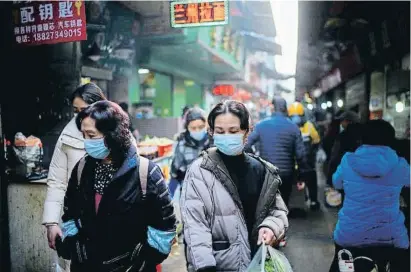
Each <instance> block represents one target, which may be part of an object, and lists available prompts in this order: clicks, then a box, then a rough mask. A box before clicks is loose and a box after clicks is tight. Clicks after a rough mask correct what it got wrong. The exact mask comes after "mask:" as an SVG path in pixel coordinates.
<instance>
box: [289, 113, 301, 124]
mask: <svg viewBox="0 0 411 272" xmlns="http://www.w3.org/2000/svg"><path fill="white" fill-rule="evenodd" d="M291 122H293V123H294V124H296V125H297V126H299V125H301V122H302V119H301V117H300V116H298V115H294V116H291Z"/></svg>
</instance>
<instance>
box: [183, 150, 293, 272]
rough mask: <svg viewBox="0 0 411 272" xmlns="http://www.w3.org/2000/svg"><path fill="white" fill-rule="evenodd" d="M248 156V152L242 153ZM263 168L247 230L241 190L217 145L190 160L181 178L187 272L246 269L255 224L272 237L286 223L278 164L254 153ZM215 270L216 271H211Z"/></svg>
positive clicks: (285, 228)
mask: <svg viewBox="0 0 411 272" xmlns="http://www.w3.org/2000/svg"><path fill="white" fill-rule="evenodd" d="M246 156H249V155H246ZM256 160H258V161H259V162H260V163H262V164H263V165H264V167H265V169H266V171H265V180H264V184H263V187H262V190H261V194H260V198H259V201H258V203H257V209H256V220H255V224H254V227H253V230H252V233H251V235H250V237H251V240H252V241H249V234H248V231H247V227H246V223H245V219H244V216H243V212H242V210H243V208H242V204H241V200H240V196H239V193H238V191H237V189H236V187H235V184H234V182H233V180H232V179H231V178H230V175H229V173H228V170H227V168H226V167H225V166H224V163H223V161H222V159H221V157H220V156H219V155H218V153H217V151H216V149H215V148H211V149H209V150H207V151H205V152H203V153H202V156H201V157H200V158H198V159H197V160H196V161H194V162H193V164H192V165H191V167H190V169H189V170H188V172H187V175H186V178H185V180H184V183H183V190H182V196H181V200H180V206H181V213H182V219H183V223H184V238H185V243H186V249H187V263H188V271H189V272H193V271H201V270H203V269H207V268H211V269H212V270H210V271H232V272H234V271H239V272H242V271H245V270H246V268H247V266H248V265H249V263H250V262H251V245H254V244H256V243H257V238H258V229H259V228H261V227H268V228H270V229H272V230H273V232H274V234H275V235H276V237H279V236H281V235H282V234H283V233H285V231H286V230H287V228H288V219H287V213H288V211H287V208H286V206H285V204H284V201H283V200H282V198H281V195H280V194H279V192H278V186H279V184H280V183H281V180H280V178H279V176H278V171H277V168H276V167H274V166H273V165H271V164H270V163H268V162H265V161H263V160H262V159H259V158H256ZM214 269H215V270H214Z"/></svg>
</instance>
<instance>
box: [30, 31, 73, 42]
mask: <svg viewBox="0 0 411 272" xmlns="http://www.w3.org/2000/svg"><path fill="white" fill-rule="evenodd" d="M80 36H81V28H77V29H65V30H60V31H58V30H57V31H49V32H43V33H34V34H33V39H34V41H36V42H38V41H47V40H56V39H61V38H71V37H80Z"/></svg>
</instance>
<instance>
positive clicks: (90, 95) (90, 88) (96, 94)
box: [70, 83, 107, 105]
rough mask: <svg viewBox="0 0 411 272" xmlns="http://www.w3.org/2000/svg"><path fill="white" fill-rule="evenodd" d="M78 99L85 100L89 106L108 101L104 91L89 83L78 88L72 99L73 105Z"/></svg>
mask: <svg viewBox="0 0 411 272" xmlns="http://www.w3.org/2000/svg"><path fill="white" fill-rule="evenodd" d="M76 97H78V98H81V99H83V100H84V102H86V103H87V104H89V105H91V104H93V103H95V102H97V101H102V100H107V98H106V97H105V95H104V94H103V91H102V90H101V89H100V87H99V86H97V85H96V84H94V83H87V84H84V85H81V86H80V87H78V88H77V89H76V90H75V91H74V92H73V93H72V94H71V97H70V101H71V103H73V101H74V99H75V98H76Z"/></svg>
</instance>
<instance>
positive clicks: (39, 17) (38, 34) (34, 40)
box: [13, 0, 87, 45]
mask: <svg viewBox="0 0 411 272" xmlns="http://www.w3.org/2000/svg"><path fill="white" fill-rule="evenodd" d="M13 20H14V22H13V23H14V24H13V26H14V27H13V31H14V37H15V41H16V43H17V44H23V45H39V44H54V43H61V42H73V41H81V40H86V39H87V33H86V15H85V3H84V1H80V0H78V1H14V3H13Z"/></svg>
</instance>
